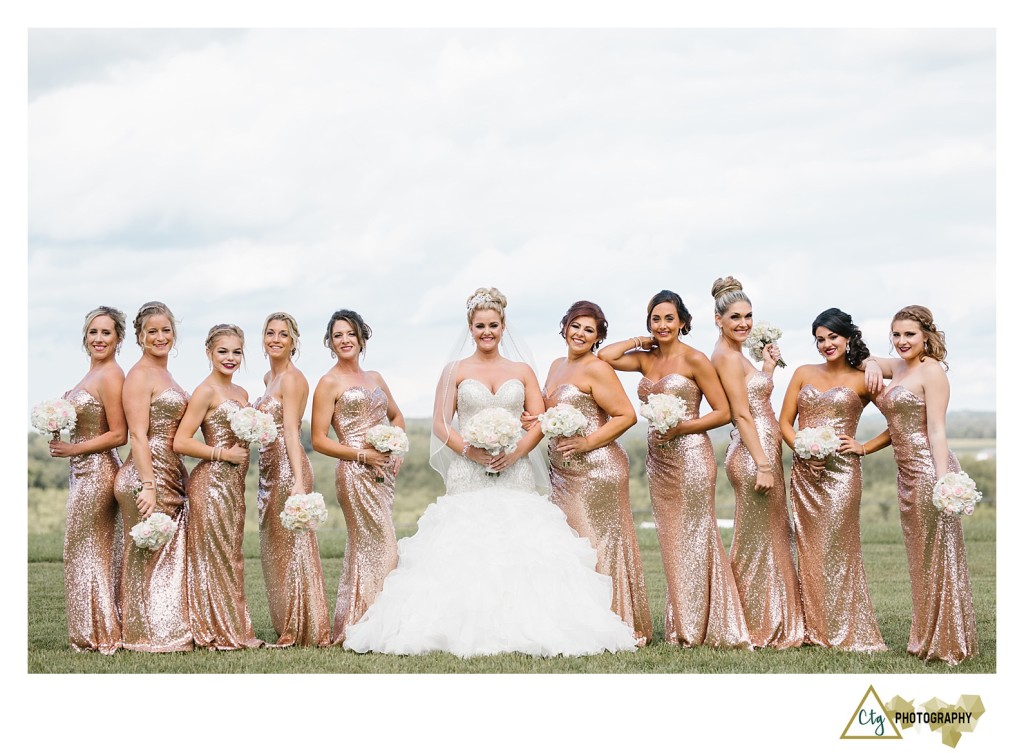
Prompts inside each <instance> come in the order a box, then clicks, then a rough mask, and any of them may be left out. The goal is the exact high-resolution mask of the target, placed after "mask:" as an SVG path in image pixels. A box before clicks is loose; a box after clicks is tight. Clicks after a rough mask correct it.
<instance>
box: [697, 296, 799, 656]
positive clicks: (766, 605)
mask: <svg viewBox="0 0 1024 753" xmlns="http://www.w3.org/2000/svg"><path fill="white" fill-rule="evenodd" d="M711 295H712V296H714V298H715V324H716V325H717V326H718V328H719V331H720V334H719V337H718V342H717V343H716V344H715V350H714V352H713V353H712V354H711V363H713V364H714V366H715V370H716V371H717V372H718V376H719V377H720V378H721V380H722V386H723V387H724V388H725V394H726V396H727V397H728V399H729V409H730V411H731V412H732V421H733V423H734V424H735V425H736V429H735V430H734V431H733V433H732V442H731V443H730V444H729V449H728V451H727V452H726V455H725V472H726V473H727V474H728V476H729V482H730V483H731V484H732V488H733V491H734V492H735V493H736V512H735V521H734V527H733V537H732V548H731V549H730V550H729V556H730V558H731V559H732V569H733V572H734V573H735V574H736V586H737V587H738V588H739V592H740V600H741V601H742V602H743V614H744V615H745V616H746V619H747V627H748V628H749V630H750V640H751V643H753V645H754V646H756V647H758V648H765V647H768V648H788V647H791V646H799V645H800V644H802V643H803V640H804V620H803V614H802V612H801V609H800V588H799V583H798V581H797V575H796V565H794V563H793V546H794V543H793V528H792V526H791V525H790V522H789V513H788V511H787V510H786V487H785V484H784V480H783V475H782V440H781V438H780V430H779V422H778V421H777V420H776V418H775V413H774V411H773V410H772V403H771V394H772V388H773V387H774V384H773V382H772V372H773V371H775V365H776V364H777V363H778V360H779V358H780V357H781V354H780V353H779V346H778V345H776V344H774V343H773V344H771V345H768V346H766V347H765V349H764V367H763V368H762V369H761V370H760V371H758V370H757V369H755V368H754V365H753V364H752V363H751V362H750V361H749V360H748V359H747V358H745V357H744V356H743V352H742V347H743V343H744V342H745V341H746V339H747V336H748V335H749V334H750V330H751V328H752V327H753V323H754V315H753V311H752V309H751V305H750V299H749V298H748V297H747V294H746V293H744V292H743V286H742V285H741V284H740V283H739V281H738V280H736V279H734V278H732V277H726V278H724V279H722V278H719V279H718V280H715V284H714V285H713V286H712V288H711Z"/></svg>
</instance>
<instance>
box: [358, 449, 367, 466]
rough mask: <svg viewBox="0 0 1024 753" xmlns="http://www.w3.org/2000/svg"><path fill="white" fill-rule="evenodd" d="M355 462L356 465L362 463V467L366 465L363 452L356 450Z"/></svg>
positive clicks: (364, 452)
mask: <svg viewBox="0 0 1024 753" xmlns="http://www.w3.org/2000/svg"><path fill="white" fill-rule="evenodd" d="M356 462H357V463H362V464H363V465H366V451H365V450H357V451H356Z"/></svg>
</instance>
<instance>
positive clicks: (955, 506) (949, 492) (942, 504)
mask: <svg viewBox="0 0 1024 753" xmlns="http://www.w3.org/2000/svg"><path fill="white" fill-rule="evenodd" d="M980 501H981V492H979V491H978V487H977V486H976V485H975V483H974V479H972V478H971V477H970V476H968V475H967V474H966V473H964V472H963V471H960V472H959V473H954V472H953V471H950V472H949V473H947V474H946V475H945V476H943V477H942V478H940V479H939V480H938V481H937V482H935V489H934V490H933V491H932V504H933V505H935V507H937V508H938V509H939V510H942V512H944V513H946V514H947V515H973V514H974V506H975V505H976V504H977V503H978V502H980Z"/></svg>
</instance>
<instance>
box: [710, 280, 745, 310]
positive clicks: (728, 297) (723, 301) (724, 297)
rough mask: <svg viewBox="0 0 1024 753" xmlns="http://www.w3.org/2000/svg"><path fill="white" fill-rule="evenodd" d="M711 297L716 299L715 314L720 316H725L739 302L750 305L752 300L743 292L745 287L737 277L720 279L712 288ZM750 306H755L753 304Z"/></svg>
mask: <svg viewBox="0 0 1024 753" xmlns="http://www.w3.org/2000/svg"><path fill="white" fill-rule="evenodd" d="M711 295H712V296H713V297H714V299H715V313H716V314H718V315H719V316H725V312H726V311H728V310H729V307H730V306H732V305H733V304H734V303H736V302H737V301H744V302H745V303H750V298H748V297H747V294H746V293H744V292H743V285H741V284H740V281H739V280H737V279H736V278H735V277H719V278H718V279H717V280H715V284H714V285H712V286H711ZM750 305H751V306H753V304H752V303H751V304H750Z"/></svg>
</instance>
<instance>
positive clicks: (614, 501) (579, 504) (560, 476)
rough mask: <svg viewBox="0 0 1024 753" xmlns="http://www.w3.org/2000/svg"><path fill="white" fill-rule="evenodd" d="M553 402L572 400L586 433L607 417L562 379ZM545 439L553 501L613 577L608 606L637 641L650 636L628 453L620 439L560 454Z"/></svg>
mask: <svg viewBox="0 0 1024 753" xmlns="http://www.w3.org/2000/svg"><path fill="white" fill-rule="evenodd" d="M550 399H551V401H553V404H565V405H571V406H572V407H573V408H576V409H577V410H579V411H580V412H581V413H583V415H584V416H586V417H587V426H586V428H585V429H584V433H585V434H593V433H594V432H595V431H597V430H598V429H600V428H601V427H602V426H604V425H605V424H606V423H607V422H608V414H607V413H605V412H604V411H603V410H601V407H600V406H599V405H598V404H597V401H595V400H594V398H593V397H592V396H591V395H588V394H586V393H584V392H581V391H580V390H579V389H578V388H577V387H576V386H575V385H573V384H563V385H560V386H558V387H557V388H556V389H555V390H553V391H552V393H551V395H550ZM555 444H556V440H554V439H552V440H551V441H550V442H549V443H548V458H549V460H550V461H551V501H552V502H554V503H555V504H556V505H558V507H559V508H561V510H562V512H564V513H565V517H566V520H567V521H568V523H569V525H570V526H571V527H572V528H573V530H575V531H576V533H578V534H579V535H580V536H582V537H583V538H585V539H588V540H589V541H590V543H591V545H592V546H593V547H594V549H595V550H596V552H597V571H598V572H600V573H604V574H605V575H607V576H609V577H610V578H611V579H612V611H614V612H615V613H616V614H617V615H619V617H621V618H622V621H623V622H625V623H626V624H627V625H631V626H632V627H633V635H634V637H636V638H637V645H638V646H643V645H646V644H647V643H649V642H650V640H651V638H652V637H653V630H652V627H651V610H650V607H649V606H648V603H647V585H646V583H645V582H644V568H643V561H642V560H641V558H640V546H639V544H638V543H637V540H636V529H635V528H634V527H633V513H632V511H631V509H630V506H629V457H628V456H627V455H626V451H625V450H623V449H622V446H621V445H620V444H619V443H618V442H611V443H609V444H606V445H605V446H604V447H600V448H598V449H596V450H591V451H590V452H586V453H575V454H573V455H572V456H570V458H568V459H566V458H563V456H562V454H561V453H560V452H558V451H557V450H556V449H555Z"/></svg>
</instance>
